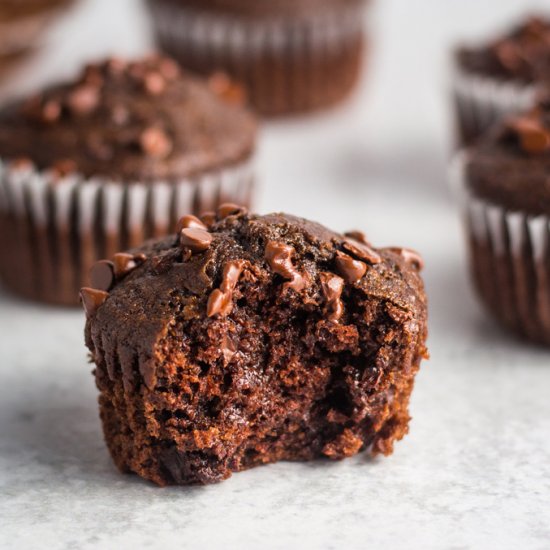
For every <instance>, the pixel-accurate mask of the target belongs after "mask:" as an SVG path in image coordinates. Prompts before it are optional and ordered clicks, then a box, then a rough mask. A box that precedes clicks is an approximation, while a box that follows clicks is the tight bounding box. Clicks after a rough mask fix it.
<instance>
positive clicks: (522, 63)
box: [457, 17, 550, 83]
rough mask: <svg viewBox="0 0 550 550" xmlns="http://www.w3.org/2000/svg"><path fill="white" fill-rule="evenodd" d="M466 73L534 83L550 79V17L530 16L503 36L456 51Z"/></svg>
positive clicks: (460, 64) (459, 62)
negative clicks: (480, 44) (477, 45)
mask: <svg viewBox="0 0 550 550" xmlns="http://www.w3.org/2000/svg"><path fill="white" fill-rule="evenodd" d="M457 59H458V64H459V66H460V67H461V68H462V69H464V70H465V71H467V72H471V73H476V74H479V75H481V76H488V77H492V78H498V79H502V80H515V81H518V82H522V83H532V82H539V81H547V80H550V19H548V18H545V17H531V18H529V19H527V20H526V21H524V22H522V23H521V24H520V25H518V26H517V27H515V28H514V29H512V31H511V32H510V33H509V34H507V35H506V36H504V37H502V38H498V39H496V40H493V41H492V42H489V43H488V44H484V45H482V46H479V47H463V48H460V49H459V50H458V52H457Z"/></svg>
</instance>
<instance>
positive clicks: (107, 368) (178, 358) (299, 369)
mask: <svg viewBox="0 0 550 550" xmlns="http://www.w3.org/2000/svg"><path fill="white" fill-rule="evenodd" d="M252 292H253V294H252V295H250V296H249V295H246V294H243V296H242V301H243V302H245V303H246V302H247V301H248V299H249V298H250V299H255V298H257V297H258V293H262V294H261V295H260V296H261V297H260V303H266V304H269V303H270V302H269V301H270V300H271V297H272V296H273V294H274V289H273V288H272V287H266V288H265V296H264V295H263V290H261V289H260V290H258V289H254V290H253V291H252ZM357 298H358V297H357V296H355V297H354V296H351V297H350V298H349V304H351V303H354V300H355V299H357ZM170 300H172V301H173V302H174V303H175V304H177V303H178V293H177V291H174V293H173V294H172V295H171V296H170ZM264 300H266V302H264ZM256 305H257V304H256ZM256 305H255V306H254V307H256ZM265 307H267V309H266V310H264V309H262V311H261V314H254V313H253V312H252V311H247V310H246V306H244V309H243V310H242V311H238V312H234V313H232V316H234V317H233V318H232V319H222V320H220V321H218V322H216V323H212V322H211V321H210V320H204V322H198V321H192V322H188V320H187V319H186V316H185V309H186V308H182V309H181V310H179V311H181V314H180V315H177V316H176V317H175V318H174V320H173V322H170V323H169V325H168V326H167V327H166V328H165V329H164V330H162V331H161V333H160V334H159V335H158V336H157V337H156V342H155V343H154V345H153V347H152V348H149V345H150V342H151V339H152V337H153V335H150V334H149V335H148V338H147V340H148V342H147V343H146V344H144V345H143V347H142V349H134V348H133V347H130V346H128V345H127V340H126V338H125V337H124V335H123V332H124V331H122V333H121V334H120V335H117V334H113V333H112V332H110V331H104V330H103V329H102V321H101V320H98V318H97V317H96V319H95V320H94V321H93V323H91V325H90V324H89V325H88V329H87V338H88V345H89V347H90V349H93V356H94V361H95V364H96V369H95V377H96V383H97V386H98V388H99V390H100V398H99V404H100V415H101V419H102V423H103V430H104V434H105V440H106V442H107V445H108V448H109V451H110V453H111V455H112V458H113V460H114V462H115V463H116V465H117V467H118V468H119V469H120V470H121V471H122V472H133V473H136V474H138V475H139V476H141V477H143V478H145V479H148V480H150V481H153V482H154V483H156V484H158V485H161V486H164V485H187V484H208V483H214V482H219V481H221V480H224V479H226V478H228V477H230V476H231V474H232V473H234V472H239V471H242V470H245V469H248V468H251V467H254V466H258V465H262V464H268V463H272V462H276V461H280V460H287V461H306V460H313V459H318V458H325V459H326V458H329V459H332V460H340V459H344V458H346V457H350V456H353V455H355V454H357V453H358V452H360V451H369V452H371V453H372V454H378V453H382V454H385V455H389V454H391V453H392V451H393V445H394V442H395V441H397V440H400V439H401V438H402V437H403V436H404V435H405V434H406V433H407V432H408V424H409V420H410V417H409V412H408V404H409V398H410V395H411V391H412V389H413V385H414V378H415V375H416V373H417V371H418V368H419V364H420V361H421V359H422V358H423V357H424V356H425V353H426V349H425V347H424V340H425V337H426V327H425V325H424V326H423V324H424V323H425V317H424V315H425V312H424V311H423V309H422V307H423V306H419V307H420V309H419V311H417V312H415V313H412V314H411V315H410V316H408V315H407V314H405V315H404V316H401V315H399V314H396V313H395V308H394V307H393V305H392V304H391V303H390V302H385V301H384V300H383V299H378V298H372V301H369V307H368V311H369V313H370V314H372V315H371V317H370V318H369V320H368V321H366V320H360V319H359V317H358V316H354V314H350V319H349V320H348V321H347V322H346V323H345V324H340V323H334V322H330V321H327V320H324V319H320V318H319V317H320V314H319V311H318V310H314V311H312V312H311V313H310V314H309V315H302V316H300V317H298V318H297V317H296V311H295V310H294V309H292V308H290V309H289V308H288V307H287V308H286V309H282V308H281V306H280V304H278V303H271V305H266V306H265ZM349 307H350V308H351V307H352V306H351V305H350V306H349ZM275 310H277V311H278V312H277V313H275ZM176 311H178V310H177V309H176ZM301 313H302V314H303V313H304V312H303V311H302V312H301ZM100 314H101V310H100V311H99V312H98V317H99V316H100ZM321 315H322V314H321ZM392 315H393V317H392ZM273 319H278V321H277V322H276V323H274V322H273ZM298 319H299V320H298ZM352 319H353V320H352ZM418 323H421V326H418ZM412 325H414V326H415V330H414V331H411V330H410V327H411V326H412ZM236 327H238V330H239V334H238V336H237V334H236V333H235V332H234V331H235V330H236ZM357 333H359V334H360V335H361V336H360V338H361V351H360V352H357V354H354V356H353V358H351V356H350V354H349V352H348V351H347V350H348V346H350V342H351V341H353V340H354V338H356V337H357ZM413 333H414V334H413ZM182 335H185V336H182ZM228 335H229V337H230V338H234V341H233V345H234V346H235V347H236V349H238V350H239V351H238V360H237V361H233V362H231V361H230V360H224V359H223V358H220V354H221V352H220V343H221V342H224V341H225V340H224V339H225V338H227V336H228ZM193 342H195V344H192V343H193ZM205 342H207V343H208V344H207V345H205ZM190 343H191V344H190ZM199 343H201V345H198V344H199ZM196 345H198V347H199V348H200V349H201V351H200V352H199V356H198V357H194V356H193V354H194V353H196V352H197V351H196V349H195V346H196ZM367 350H368V351H367ZM285 358H292V360H291V361H288V360H287V359H285ZM147 373H154V375H151V374H149V375H148V374H147Z"/></svg>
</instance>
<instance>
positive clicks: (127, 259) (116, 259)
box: [113, 252, 147, 279]
mask: <svg viewBox="0 0 550 550" xmlns="http://www.w3.org/2000/svg"><path fill="white" fill-rule="evenodd" d="M146 259H147V257H146V256H145V255H144V254H128V253H125V252H119V253H118V254H115V255H114V256H113V267H114V272H115V277H116V278H117V279H121V278H122V277H124V276H126V275H128V273H130V272H131V271H133V270H134V269H136V267H138V266H139V265H141V264H142V263H143V262H145V260H146Z"/></svg>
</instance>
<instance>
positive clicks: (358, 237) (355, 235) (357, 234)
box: [344, 229, 371, 246]
mask: <svg viewBox="0 0 550 550" xmlns="http://www.w3.org/2000/svg"><path fill="white" fill-rule="evenodd" d="M344 236H345V237H349V238H350V239H353V240H355V241H357V242H358V243H362V244H366V245H367V246H371V244H370V242H369V240H368V239H367V237H366V235H365V234H364V233H363V232H362V231H359V230H358V229H354V230H353V231H346V232H345V233H344Z"/></svg>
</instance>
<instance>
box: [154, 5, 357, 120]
mask: <svg viewBox="0 0 550 550" xmlns="http://www.w3.org/2000/svg"><path fill="white" fill-rule="evenodd" d="M366 3H367V2H366V1H365V0H278V1H276V2H273V1H270V2H258V1H257V0H148V5H149V7H150V9H151V13H152V19H153V23H154V29H155V34H156V37H157V41H158V44H159V46H160V47H161V48H162V49H163V50H164V51H166V52H167V53H169V54H170V55H172V56H174V57H175V58H176V59H178V60H179V61H180V62H181V63H182V64H183V66H185V67H187V68H189V69H191V70H193V71H196V72H199V73H201V74H206V75H209V74H211V73H214V72H216V71H218V70H222V71H224V72H227V73H228V74H230V75H231V76H233V77H234V78H235V79H237V80H238V81H240V82H241V83H242V84H244V85H245V87H246V88H247V91H248V95H249V99H250V100H251V102H252V104H253V105H254V107H255V108H256V109H257V110H258V111H259V112H261V113H263V114H264V115H268V116H270V115H271V116H274V115H283V114H288V113H300V112H304V111H311V110H315V109H320V108H326V107H329V106H331V105H333V104H335V103H338V102H339V101H341V100H342V99H343V98H345V97H346V96H347V95H348V94H349V93H350V91H351V90H352V89H353V88H354V86H355V84H356V81H357V80H358V76H359V73H360V69H361V61H362V51H363V43H364V31H363V25H364V8H365V4H366Z"/></svg>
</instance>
